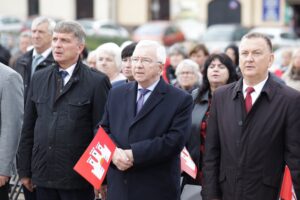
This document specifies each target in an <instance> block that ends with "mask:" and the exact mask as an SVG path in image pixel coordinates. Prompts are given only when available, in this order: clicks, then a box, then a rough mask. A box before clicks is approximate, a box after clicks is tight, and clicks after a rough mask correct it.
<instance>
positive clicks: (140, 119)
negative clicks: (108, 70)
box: [101, 40, 193, 200]
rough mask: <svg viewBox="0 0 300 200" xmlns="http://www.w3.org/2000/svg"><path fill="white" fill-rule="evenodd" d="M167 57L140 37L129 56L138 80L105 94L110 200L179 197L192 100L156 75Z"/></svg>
mask: <svg viewBox="0 0 300 200" xmlns="http://www.w3.org/2000/svg"><path fill="white" fill-rule="evenodd" d="M165 58H166V53H165V49H164V48H163V47H162V46H161V45H159V44H158V43H157V42H154V41H146V40H144V41H140V42H139V43H138V44H137V46H136V48H135V50H134V53H133V55H132V58H131V61H132V70H133V76H134V78H135V80H136V81H135V82H131V83H128V84H125V85H122V86H119V87H115V88H113V89H112V90H111V92H110V94H109V97H108V101H107V104H106V110H105V114H104V117H103V120H102V122H101V125H102V127H103V128H104V129H105V130H106V131H107V133H108V134H109V135H110V137H111V138H112V139H113V141H114V142H115V143H116V145H117V149H116V151H115V153H114V154H113V158H112V162H113V163H112V164H111V166H110V168H109V171H108V174H107V184H108V185H107V188H108V192H107V199H108V200H140V199H144V200H153V199H155V200H179V198H180V173H181V171H180V152H181V150H182V148H183V146H184V145H185V143H186V141H187V138H188V137H189V134H188V133H189V131H190V124H191V111H192V104H193V100H192V97H191V96H190V95H189V94H186V93H185V92H183V91H181V90H179V89H177V88H175V87H172V86H170V85H168V84H166V83H165V82H164V80H163V79H161V78H160V75H161V72H162V69H163V66H164V62H165ZM142 105H143V106H142ZM141 106H142V107H141Z"/></svg>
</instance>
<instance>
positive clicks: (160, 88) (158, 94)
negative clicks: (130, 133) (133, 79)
mask: <svg viewBox="0 0 300 200" xmlns="http://www.w3.org/2000/svg"><path fill="white" fill-rule="evenodd" d="M136 87H137V86H136ZM166 92H167V84H166V83H165V82H164V80H163V79H160V81H159V82H158V84H157V86H156V87H155V88H154V90H153V92H152V93H151V95H150V96H149V98H148V99H147V101H146V102H145V105H144V106H143V107H142V109H141V111H140V112H139V113H138V114H137V115H136V116H135V117H134V118H133V121H132V123H131V126H133V125H134V124H135V123H137V122H138V121H139V120H141V119H142V118H143V117H145V116H146V115H147V114H149V113H150V112H151V110H153V109H154V108H155V106H156V105H157V104H159V102H161V101H162V100H163V98H164V95H165V93H166ZM136 93H137V89H135V92H134V94H135V97H136ZM133 102H134V109H133V110H134V113H133V114H135V110H136V108H135V107H136V98H135V99H134V101H133ZM131 112H132V111H131Z"/></svg>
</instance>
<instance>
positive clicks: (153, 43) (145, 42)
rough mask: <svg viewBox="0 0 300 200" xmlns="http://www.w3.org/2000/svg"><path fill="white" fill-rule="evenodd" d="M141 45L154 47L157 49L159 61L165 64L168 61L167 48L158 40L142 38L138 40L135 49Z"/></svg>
mask: <svg viewBox="0 0 300 200" xmlns="http://www.w3.org/2000/svg"><path fill="white" fill-rule="evenodd" d="M140 47H145V48H148V47H154V48H155V49H156V58H157V61H158V62H159V63H161V64H165V62H166V58H167V54H166V49H165V47H164V46H162V45H161V44H159V43H158V42H156V41H152V40H141V41H139V42H138V44H137V45H136V47H135V50H136V49H138V48H140Z"/></svg>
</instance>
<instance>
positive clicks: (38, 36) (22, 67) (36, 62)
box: [11, 16, 55, 100]
mask: <svg viewBox="0 0 300 200" xmlns="http://www.w3.org/2000/svg"><path fill="white" fill-rule="evenodd" d="M54 27H55V21H54V20H53V19H51V18H47V17H43V16H41V17H37V18H36V19H34V20H33V21H32V26H31V40H32V46H33V49H32V50H30V51H28V52H26V53H25V54H24V55H22V56H21V57H20V58H18V59H17V61H16V63H15V66H11V67H12V68H14V70H16V71H17V72H19V74H21V76H22V78H23V83H24V98H25V100H26V97H27V93H28V88H29V86H30V81H31V78H32V75H33V73H34V72H36V71H38V70H40V69H44V68H45V67H47V66H50V65H51V64H52V63H54V60H53V56H52V53H51V41H52V34H53V29H54Z"/></svg>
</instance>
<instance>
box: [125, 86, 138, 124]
mask: <svg viewBox="0 0 300 200" xmlns="http://www.w3.org/2000/svg"><path fill="white" fill-rule="evenodd" d="M136 96H137V82H133V83H129V84H128V87H127V89H126V93H125V100H126V105H127V110H126V112H127V115H126V116H128V117H129V119H128V121H129V122H132V121H133V120H134V117H135V110H136Z"/></svg>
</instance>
